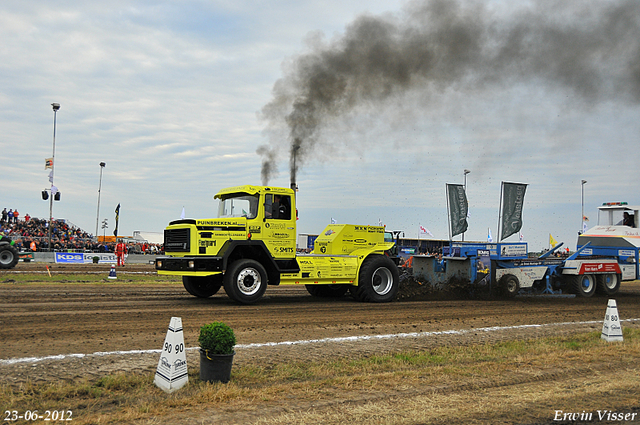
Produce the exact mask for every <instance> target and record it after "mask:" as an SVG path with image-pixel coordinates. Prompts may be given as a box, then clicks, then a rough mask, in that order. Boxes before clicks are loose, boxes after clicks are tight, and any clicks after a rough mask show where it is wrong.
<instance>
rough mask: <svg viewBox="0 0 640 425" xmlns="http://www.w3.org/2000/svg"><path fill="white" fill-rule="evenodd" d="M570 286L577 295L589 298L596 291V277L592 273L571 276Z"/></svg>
mask: <svg viewBox="0 0 640 425" xmlns="http://www.w3.org/2000/svg"><path fill="white" fill-rule="evenodd" d="M570 287H571V289H572V290H573V293H575V294H576V295H577V296H579V297H584V298H589V297H591V296H593V294H594V293H595V292H596V279H595V276H594V275H592V274H582V275H576V276H571V279H570Z"/></svg>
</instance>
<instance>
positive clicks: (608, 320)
mask: <svg viewBox="0 0 640 425" xmlns="http://www.w3.org/2000/svg"><path fill="white" fill-rule="evenodd" d="M600 338H602V339H604V340H605V341H607V342H611V341H622V326H621V325H620V316H619V315H618V306H617V305H616V300H609V302H608V303H607V312H606V313H605V315H604V323H603V324H602V335H601V336H600Z"/></svg>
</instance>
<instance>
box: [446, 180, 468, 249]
mask: <svg viewBox="0 0 640 425" xmlns="http://www.w3.org/2000/svg"><path fill="white" fill-rule="evenodd" d="M447 198H448V199H447V201H448V202H449V215H450V219H451V237H454V236H456V235H460V234H462V233H464V232H466V231H467V227H468V224H467V214H468V212H469V204H468V203H467V194H466V193H465V192H464V186H463V185H461V184H447Z"/></svg>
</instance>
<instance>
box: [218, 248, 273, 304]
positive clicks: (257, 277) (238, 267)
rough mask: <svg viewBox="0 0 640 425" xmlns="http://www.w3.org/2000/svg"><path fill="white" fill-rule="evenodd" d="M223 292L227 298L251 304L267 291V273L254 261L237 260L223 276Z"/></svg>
mask: <svg viewBox="0 0 640 425" xmlns="http://www.w3.org/2000/svg"><path fill="white" fill-rule="evenodd" d="M223 280H224V291H225V292H226V293H227V295H228V296H229V298H231V299H233V300H235V301H237V302H239V303H242V304H253V303H255V302H256V301H258V300H259V299H260V298H261V297H262V295H264V292H265V291H266V290H267V271H266V270H265V269H264V267H262V264H260V263H258V262H257V261H255V260H245V259H242V260H237V261H235V262H234V263H233V264H231V267H229V269H227V272H226V273H225V275H224V279H223Z"/></svg>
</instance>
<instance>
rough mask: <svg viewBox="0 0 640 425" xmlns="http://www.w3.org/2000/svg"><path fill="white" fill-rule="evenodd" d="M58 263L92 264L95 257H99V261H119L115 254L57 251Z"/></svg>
mask: <svg viewBox="0 0 640 425" xmlns="http://www.w3.org/2000/svg"><path fill="white" fill-rule="evenodd" d="M55 254H56V263H68V264H90V263H93V257H98V263H113V264H115V263H116V262H117V258H116V255H115V254H99V253H95V252H56V253H55Z"/></svg>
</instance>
